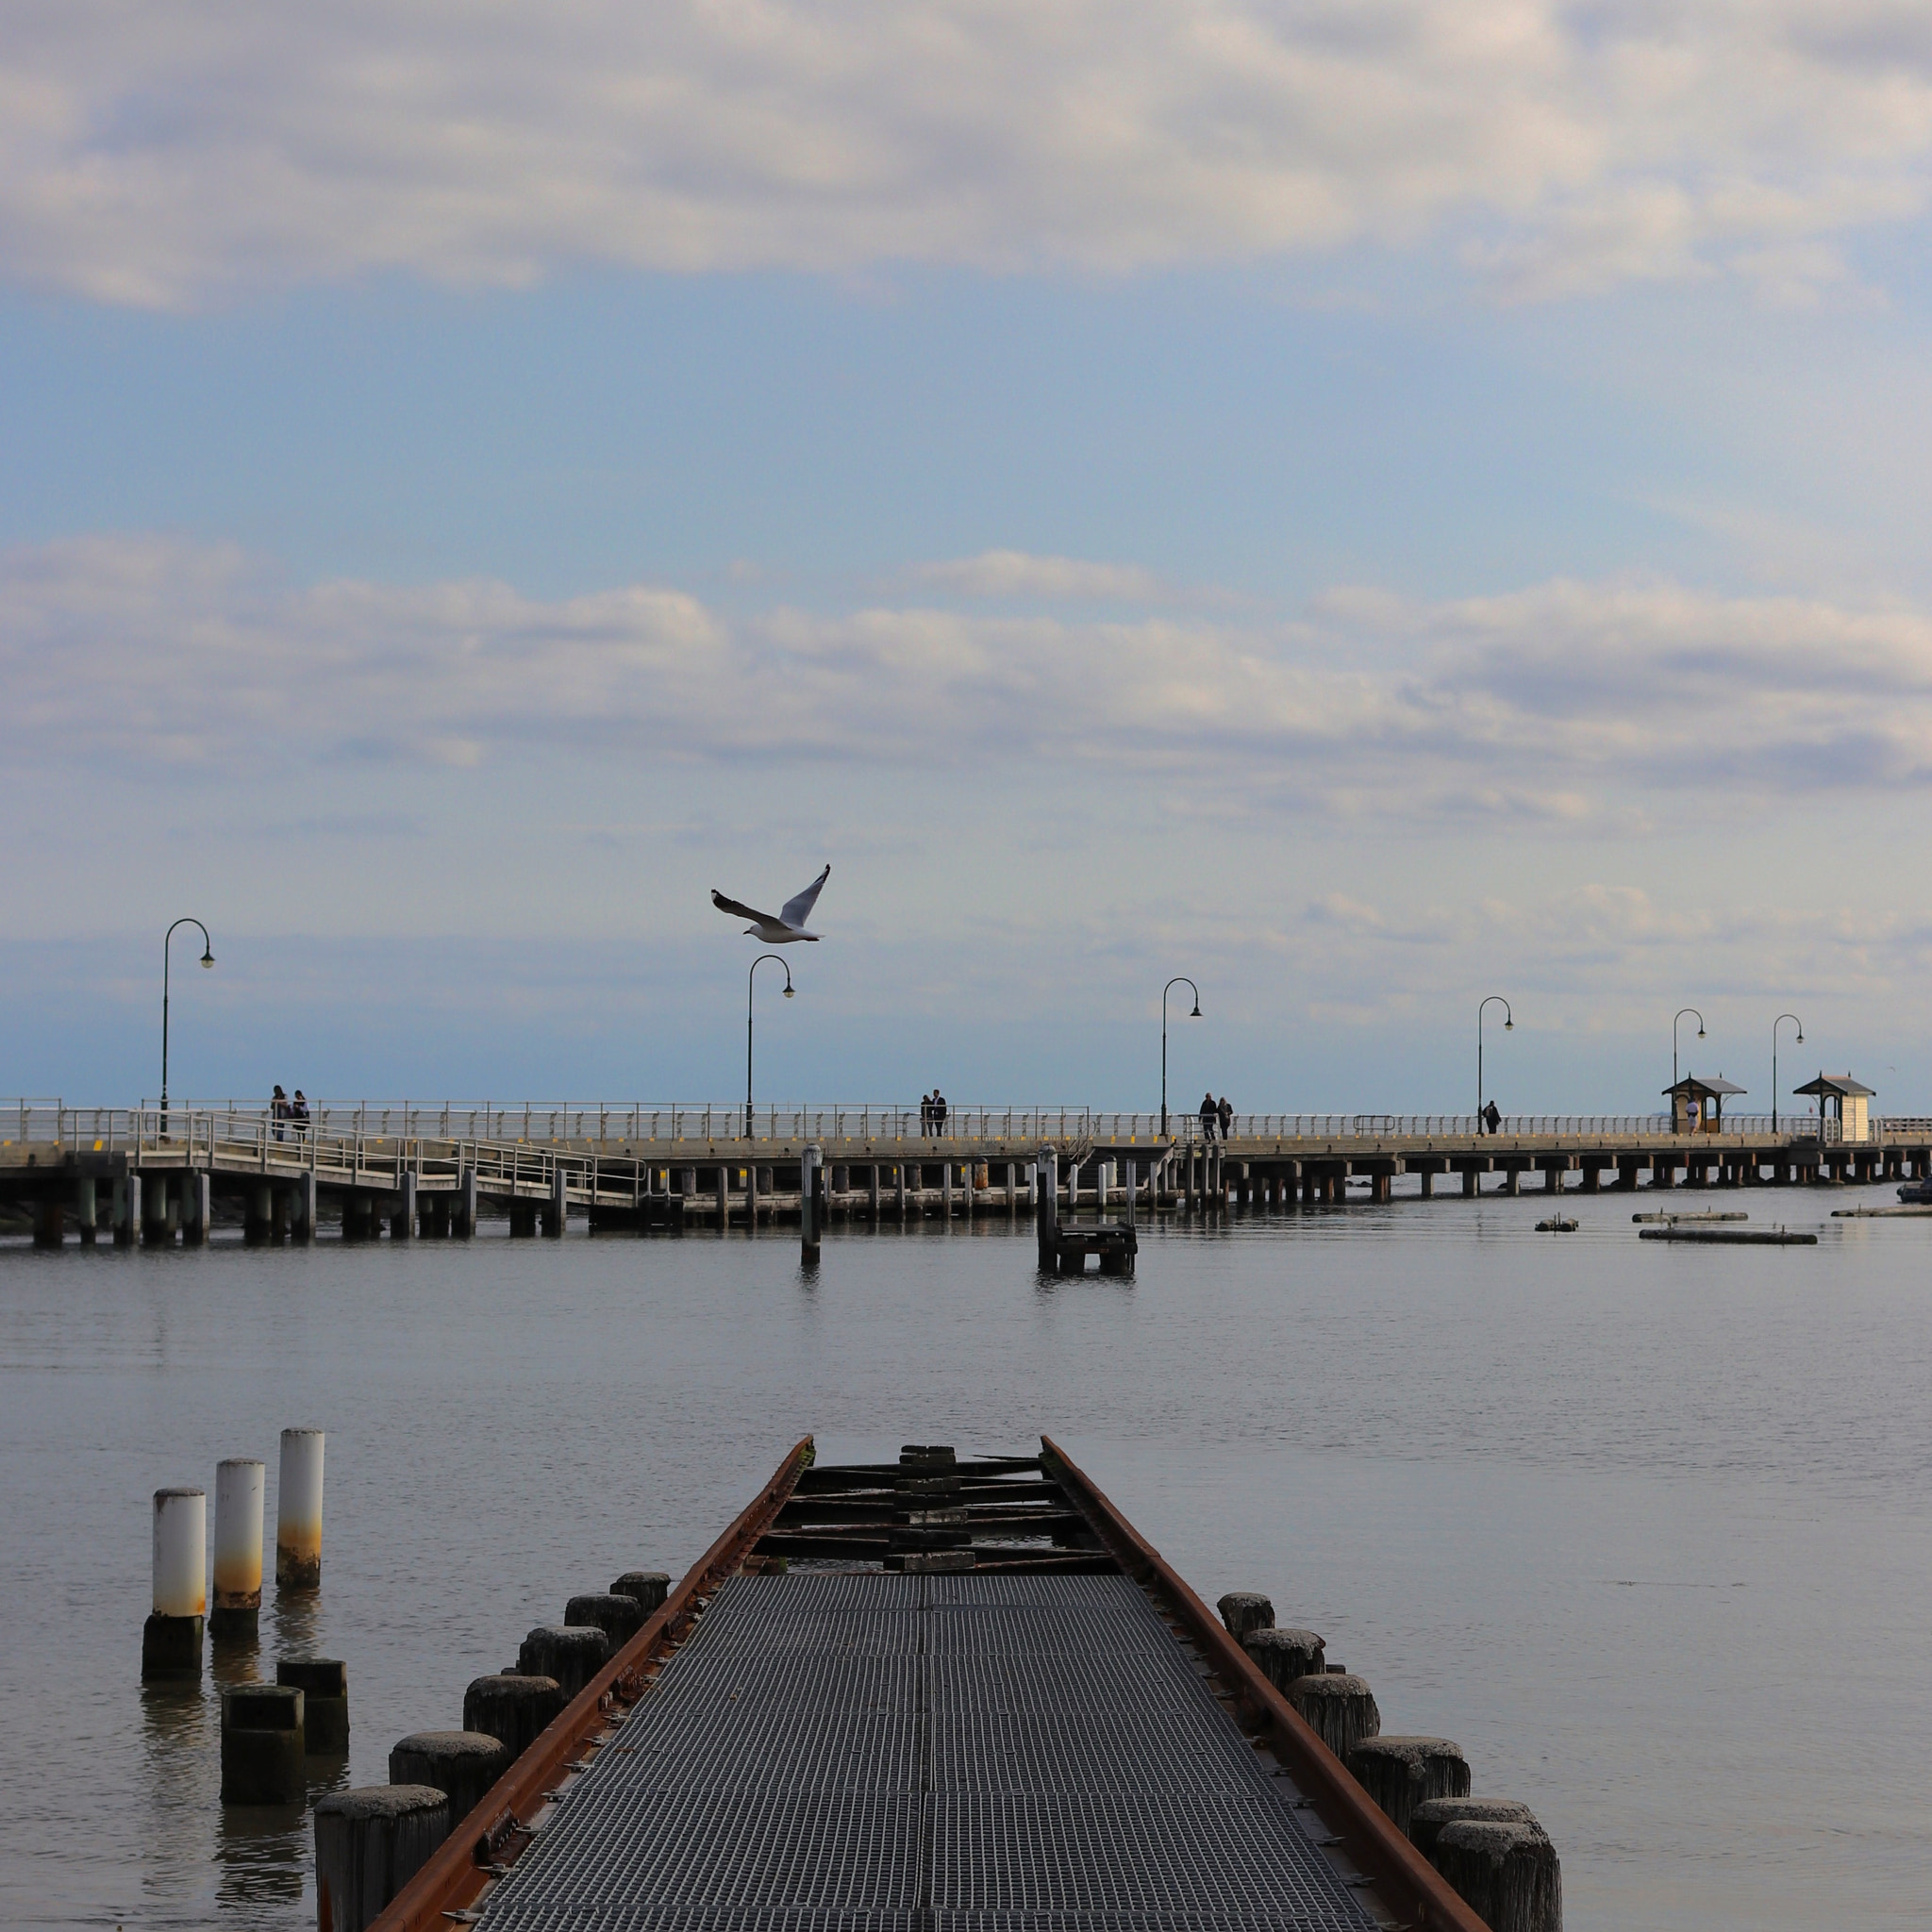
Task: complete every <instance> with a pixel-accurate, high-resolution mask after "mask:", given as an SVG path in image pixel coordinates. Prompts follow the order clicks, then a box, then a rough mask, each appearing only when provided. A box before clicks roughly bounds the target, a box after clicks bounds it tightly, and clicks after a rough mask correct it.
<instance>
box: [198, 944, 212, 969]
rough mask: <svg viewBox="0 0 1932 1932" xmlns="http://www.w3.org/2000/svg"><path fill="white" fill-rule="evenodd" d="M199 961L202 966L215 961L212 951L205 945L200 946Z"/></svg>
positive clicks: (209, 964)
mask: <svg viewBox="0 0 1932 1932" xmlns="http://www.w3.org/2000/svg"><path fill="white" fill-rule="evenodd" d="M201 963H202V964H203V965H204V966H212V965H213V964H214V963H215V956H214V954H213V952H212V951H211V950H210V949H209V948H208V947H206V946H204V947H203V948H202V953H201Z"/></svg>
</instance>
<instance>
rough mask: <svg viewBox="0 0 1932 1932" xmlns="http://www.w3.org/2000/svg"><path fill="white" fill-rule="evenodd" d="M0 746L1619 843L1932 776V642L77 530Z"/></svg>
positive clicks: (58, 754) (1776, 602) (1581, 592)
mask: <svg viewBox="0 0 1932 1932" xmlns="http://www.w3.org/2000/svg"><path fill="white" fill-rule="evenodd" d="M0 675H4V677H5V680H6V689H7V691H8V706H7V708H6V710H5V712H4V714H0V748H4V750H5V753H6V756H7V757H8V758H9V759H11V760H13V761H15V762H16V763H17V764H20V765H27V764H36V765H49V764H52V765H61V766H68V767H71V766H72V765H73V763H74V761H75V760H76V759H79V758H94V757H105V758H113V759H116V760H120V761H133V762H135V763H138V764H140V765H142V766H145V767H148V768H150V769H166V768H176V769H179V770H182V771H185V772H205V773H210V774H249V773H260V772H266V771H276V772H288V771H291V770H295V769H300V768H302V767H304V766H310V765H315V764H320V763H326V762H334V763H342V762H357V763H361V764H364V765H367V766H370V767H372V768H379V767H382V766H385V765H392V766H417V767H434V766H444V767H450V766H454V767H458V768H462V767H468V766H474V765H477V764H486V765H490V764H503V763H505V762H507V761H513V760H515V759H516V758H520V757H524V756H527V755H531V754H541V755H565V756H568V757H570V758H578V759H580V758H591V759H598V758H604V759H620V760H628V759H634V758H638V757H639V756H648V757H650V758H657V759H660V760H668V761H675V762H680V763H685V764H704V763H728V762H731V761H734V760H741V759H745V758H757V759H758V760H759V761H760V762H762V763H765V764H768V765H769V764H772V763H774V762H776V763H779V764H793V765H800V766H803V765H808V764H810V763H812V762H814V761H824V760H837V761H839V762H841V764H845V765H848V766H855V767H874V768H879V769H891V768H894V767H897V766H901V765H904V764H907V763H915V762H916V763H918V764H921V765H923V766H926V767H932V766H934V765H939V766H946V767H960V768H965V767H971V766H980V765H989V764H992V763H996V762H998V761H1001V760H1028V759H1037V758H1041V757H1042V756H1045V757H1048V758H1052V759H1053V760H1054V761H1055V763H1056V768H1057V769H1064V768H1065V767H1066V765H1067V762H1068V761H1072V762H1073V763H1074V764H1075V765H1078V764H1086V765H1089V766H1091V768H1092V769H1094V770H1095V771H1096V772H1104V771H1108V770H1123V769H1131V770H1132V771H1133V772H1135V773H1136V774H1140V775H1141V776H1142V777H1143V778H1144V779H1145V780H1146V781H1147V782H1150V783H1152V784H1153V785H1154V786H1156V787H1157V788H1162V787H1164V788H1166V789H1167V790H1169V791H1172V792H1174V794H1175V795H1176V796H1177V797H1179V796H1183V795H1185V796H1187V797H1189V798H1191V799H1192V800H1194V801H1201V800H1219V801H1220V802H1221V807H1222V808H1223V809H1225V808H1228V807H1229V806H1230V805H1234V806H1238V807H1239V808H1241V809H1242V810H1244V811H1247V812H1250V813H1262V814H1266V813H1269V812H1273V811H1278V810H1282V809H1288V808H1292V809H1295V810H1299V811H1304V812H1315V813H1324V814H1327V815H1330V816H1334V817H1338V818H1347V817H1351V816H1357V817H1359V816H1370V815H1375V814H1382V813H1389V812H1397V813H1404V812H1410V813H1412V812H1426V813H1427V814H1428V815H1429V816H1431V817H1432V818H1438V819H1441V818H1449V817H1464V818H1473V819H1479V820H1490V821H1494V822H1507V821H1511V820H1519V821H1523V822H1525V823H1542V824H1558V825H1560V824H1571V825H1581V824H1589V823H1595V824H1599V825H1603V826H1609V827H1615V828H1618V829H1622V830H1628V829H1629V827H1630V824H1632V822H1633V819H1632V815H1633V814H1637V815H1641V814H1643V813H1646V812H1648V811H1650V810H1652V809H1654V808H1655V801H1656V800H1657V797H1658V796H1659V795H1661V794H1665V793H1670V794H1683V793H1697V792H1702V793H1705V794H1708V795H1711V796H1714V797H1719V798H1724V799H1727V800H1729V801H1731V802H1733V803H1740V802H1745V801H1750V800H1757V799H1763V798H1767V797H1771V798H1776V797H1781V796H1783V795H1784V794H1787V793H1799V792H1814V793H1815V792H1824V791H1839V792H1845V793H1856V792H1860V791H1880V790H1886V789H1891V790H1896V789H1899V788H1909V789H1912V790H1917V789H1920V788H1923V787H1924V786H1926V785H1927V784H1928V783H1932V616H1928V614H1927V613H1926V612H1924V611H1921V610H1916V609H1909V608H1865V609H1858V608H1847V607H1843V606H1839V605H1832V604H1826V603H1823V602H1819V601H1816V600H1802V599H1797V598H1754V599H1725V598H1719V597H1714V596H1710V595H1707V594H1704V593H1701V592H1697V591H1689V590H1686V589H1684V588H1682V587H1680V586H1676V585H1671V584H1649V585H1632V584H1625V583H1577V582H1565V581H1558V582H1555V583H1550V584H1545V585H1541V586H1538V587H1535V588H1533V589H1528V590H1524V591H1517V592H1513V593H1510V594H1507V595H1501V596H1496V597H1490V598H1480V599H1471V600H1465V601H1462V602H1457V603H1453V604H1443V605H1436V606H1418V605H1409V604H1405V603H1402V602H1401V601H1399V600H1396V599H1393V598H1390V597H1387V596H1380V595H1374V594H1368V593H1361V592H1355V591H1341V592H1338V593H1336V594H1335V595H1333V596H1331V597H1329V598H1326V599H1324V600H1323V602H1322V604H1321V605H1320V607H1318V608H1317V609H1316V610H1315V611H1314V613H1313V614H1312V615H1311V617H1310V618H1309V620H1308V621H1307V622H1305V623H1300V624H1295V625H1273V626H1268V625H1238V624H1232V623H1220V622H1210V621H1208V620H1205V619H1188V620H1180V619H1176V618H1174V617H1173V616H1170V615H1164V614H1158V613H1147V612H1143V613H1139V614H1134V615H1131V616H1125V617H1123V618H1121V619H1119V620H1117V621H1113V622H1100V621H1095V620H1081V621H1068V620H1066V619H1063V618H1059V617H1056V616H1052V615H1049V614H1045V613H1043V612H1034V613H1008V614H1002V615H998V616H992V615H987V614H981V613H975V612H971V611H968V612H960V611H958V610H952V609H941V608H926V607H922V606H919V605H917V604H909V605H898V606H891V607H885V606H880V607H874V608H863V609H856V610H852V611H849V612H845V613H842V614H832V615H823V614H819V615H812V614H807V613H804V612H800V611H798V610H795V609H789V608H774V609H771V610H768V611H766V612H764V613H762V614H758V615H754V616H751V617H748V618H741V619H729V620H727V619H726V618H725V617H724V616H722V615H720V614H719V613H717V612H714V611H712V610H710V609H708V608H707V607H705V606H704V605H703V604H701V603H700V602H698V601H697V600H696V599H695V598H693V597H691V596H690V595H688V594H686V593H685V592H683V591H677V590H675V589H667V588H662V587H653V586H636V587H632V588H629V589H625V590H621V591H608V592H604V593H599V594H597V595H593V596H585V597H576V598H569V599H563V600H560V601H557V602H551V603H545V602H541V601H538V600H535V599H531V598H527V597H525V596H523V595H521V594H520V593H518V592H517V591H512V590H510V589H509V588H508V587H507V586H505V585H502V584H495V583H487V582H478V583H446V584H435V585H428V586H424V587H420V588H415V589H394V588H387V587H382V586H377V585H373V584H366V583H333V584H324V585H320V586H316V587H313V588H308V589H301V588H292V587H290V586H287V585H285V584H282V583H280V582H278V581H277V580H276V579H275V577H274V575H272V574H271V573H270V572H268V571H267V570H265V569H264V568H263V567H262V566H260V565H259V564H258V563H257V562H254V561H252V560H251V559H250V558H247V557H245V556H243V555H242V553H240V552H239V551H236V550H234V549H232V548H224V547H198V546H194V545H191V544H185V543H177V542H172V541H161V540H145V541H133V540H123V539H97V540H89V541H71V542H65V543H60V544H55V545H50V546H47V547H44V548H42V549H38V550H29V551H24V552H19V553H16V554H14V555H12V556H11V557H9V558H5V559H0Z"/></svg>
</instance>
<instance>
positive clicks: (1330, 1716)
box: [1284, 1671, 1382, 1763]
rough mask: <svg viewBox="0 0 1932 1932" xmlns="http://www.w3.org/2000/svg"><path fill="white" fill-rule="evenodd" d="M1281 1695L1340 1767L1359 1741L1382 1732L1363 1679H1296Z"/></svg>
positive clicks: (1335, 1675)
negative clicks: (1338, 1758) (1338, 1761)
mask: <svg viewBox="0 0 1932 1932" xmlns="http://www.w3.org/2000/svg"><path fill="white" fill-rule="evenodd" d="M1284 1694H1285V1695H1286V1696H1287V1698H1288V1701H1289V1702H1290V1703H1291V1705H1293V1706H1294V1707H1295V1708H1296V1709H1297V1710H1298V1711H1300V1712H1301V1714H1302V1716H1303V1718H1304V1719H1305V1720H1306V1721H1307V1724H1309V1726H1310V1727H1311V1728H1312V1729H1313V1730H1314V1732H1315V1735H1316V1736H1317V1737H1319V1738H1320V1739H1321V1740H1322V1741H1323V1743H1324V1744H1325V1745H1327V1747H1328V1748H1329V1750H1331V1751H1332V1752H1334V1754H1335V1755H1336V1757H1340V1758H1341V1760H1342V1761H1343V1762H1344V1763H1346V1762H1347V1761H1348V1754H1349V1753H1350V1752H1351V1751H1353V1750H1354V1749H1355V1747H1356V1746H1357V1744H1359V1743H1360V1742H1361V1741H1362V1740H1363V1739H1365V1738H1373V1737H1374V1736H1375V1735H1376V1734H1377V1733H1378V1732H1379V1731H1380V1730H1381V1728H1382V1713H1381V1712H1380V1711H1379V1710H1377V1709H1376V1707H1375V1699H1374V1694H1373V1692H1371V1691H1370V1690H1369V1686H1368V1681H1367V1679H1366V1678H1363V1677H1357V1676H1353V1675H1351V1674H1349V1673H1347V1672H1345V1671H1324V1673H1323V1674H1322V1675H1320V1676H1319V1677H1297V1678H1296V1679H1295V1681H1294V1682H1293V1683H1292V1684H1291V1685H1290V1686H1289V1687H1288V1690H1287V1691H1286V1692H1285V1693H1284Z"/></svg>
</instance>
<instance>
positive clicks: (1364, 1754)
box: [1348, 1736, 1469, 1836]
mask: <svg viewBox="0 0 1932 1932" xmlns="http://www.w3.org/2000/svg"><path fill="white" fill-rule="evenodd" d="M1348 1768H1349V1770H1350V1771H1351V1772H1353V1773H1354V1774H1355V1779H1356V1782H1357V1784H1358V1785H1360V1786H1361V1788H1362V1790H1365V1791H1367V1792H1368V1794H1369V1796H1370V1797H1372V1798H1373V1799H1374V1801H1375V1803H1376V1804H1377V1805H1379V1806H1380V1807H1382V1809H1383V1811H1385V1812H1386V1813H1387V1814H1388V1818H1389V1822H1390V1824H1392V1825H1394V1826H1395V1828H1396V1830H1398V1831H1400V1832H1401V1833H1403V1834H1404V1836H1407V1832H1408V1821H1409V1819H1410V1818H1411V1817H1412V1816H1413V1815H1414V1812H1415V1807H1417V1806H1418V1805H1423V1804H1426V1803H1427V1802H1428V1801H1429V1800H1430V1799H1431V1798H1466V1797H1468V1795H1469V1760H1468V1759H1467V1758H1466V1757H1463V1755H1462V1747H1461V1745H1459V1744H1455V1743H1452V1742H1451V1741H1450V1740H1448V1739H1447V1738H1390V1737H1379V1736H1378V1737H1374V1738H1365V1739H1363V1740H1362V1741H1361V1742H1360V1743H1359V1744H1357V1746H1356V1747H1355V1749H1354V1750H1353V1751H1351V1752H1350V1753H1349V1754H1348Z"/></svg>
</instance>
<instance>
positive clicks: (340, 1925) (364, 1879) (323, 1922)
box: [315, 1785, 450, 1932]
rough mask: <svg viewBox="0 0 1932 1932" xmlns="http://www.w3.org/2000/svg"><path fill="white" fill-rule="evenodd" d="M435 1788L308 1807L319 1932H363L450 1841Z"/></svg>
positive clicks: (367, 1792) (351, 1795)
mask: <svg viewBox="0 0 1932 1932" xmlns="http://www.w3.org/2000/svg"><path fill="white" fill-rule="evenodd" d="M449 1825H450V1818H449V1800H448V1799H447V1798H446V1797H444V1796H443V1794H442V1793H441V1791H439V1790H437V1789H436V1788H435V1786H434V1785H364V1786H362V1787H361V1788H360V1789H359V1790H348V1791H334V1792H331V1793H330V1794H329V1796H327V1797H326V1798H324V1799H322V1800H320V1801H319V1802H318V1803H317V1805H316V1807H315V1914H316V1923H317V1924H318V1925H319V1926H322V1927H325V1928H326V1932H363V1927H364V1926H366V1925H368V1924H371V1923H372V1922H373V1921H374V1920H375V1918H376V1917H377V1915H378V1914H379V1913H380V1912H381V1911H382V1908H383V1907H385V1906H387V1905H388V1904H389V1902H390V1901H391V1899H392V1898H394V1897H395V1895H396V1893H397V1892H399V1891H400V1890H402V1889H403V1887H404V1886H406V1885H407V1884H408V1882H409V1880H410V1879H411V1878H413V1877H414V1876H415V1875H416V1874H417V1872H418V1871H420V1870H421V1869H422V1867H423V1865H424V1864H425V1861H426V1860H427V1859H428V1857H429V1855H430V1854H431V1853H432V1852H434V1851H435V1850H436V1848H437V1846H438V1845H440V1844H441V1842H442V1841H443V1840H444V1839H446V1838H447V1837H448V1836H449Z"/></svg>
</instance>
